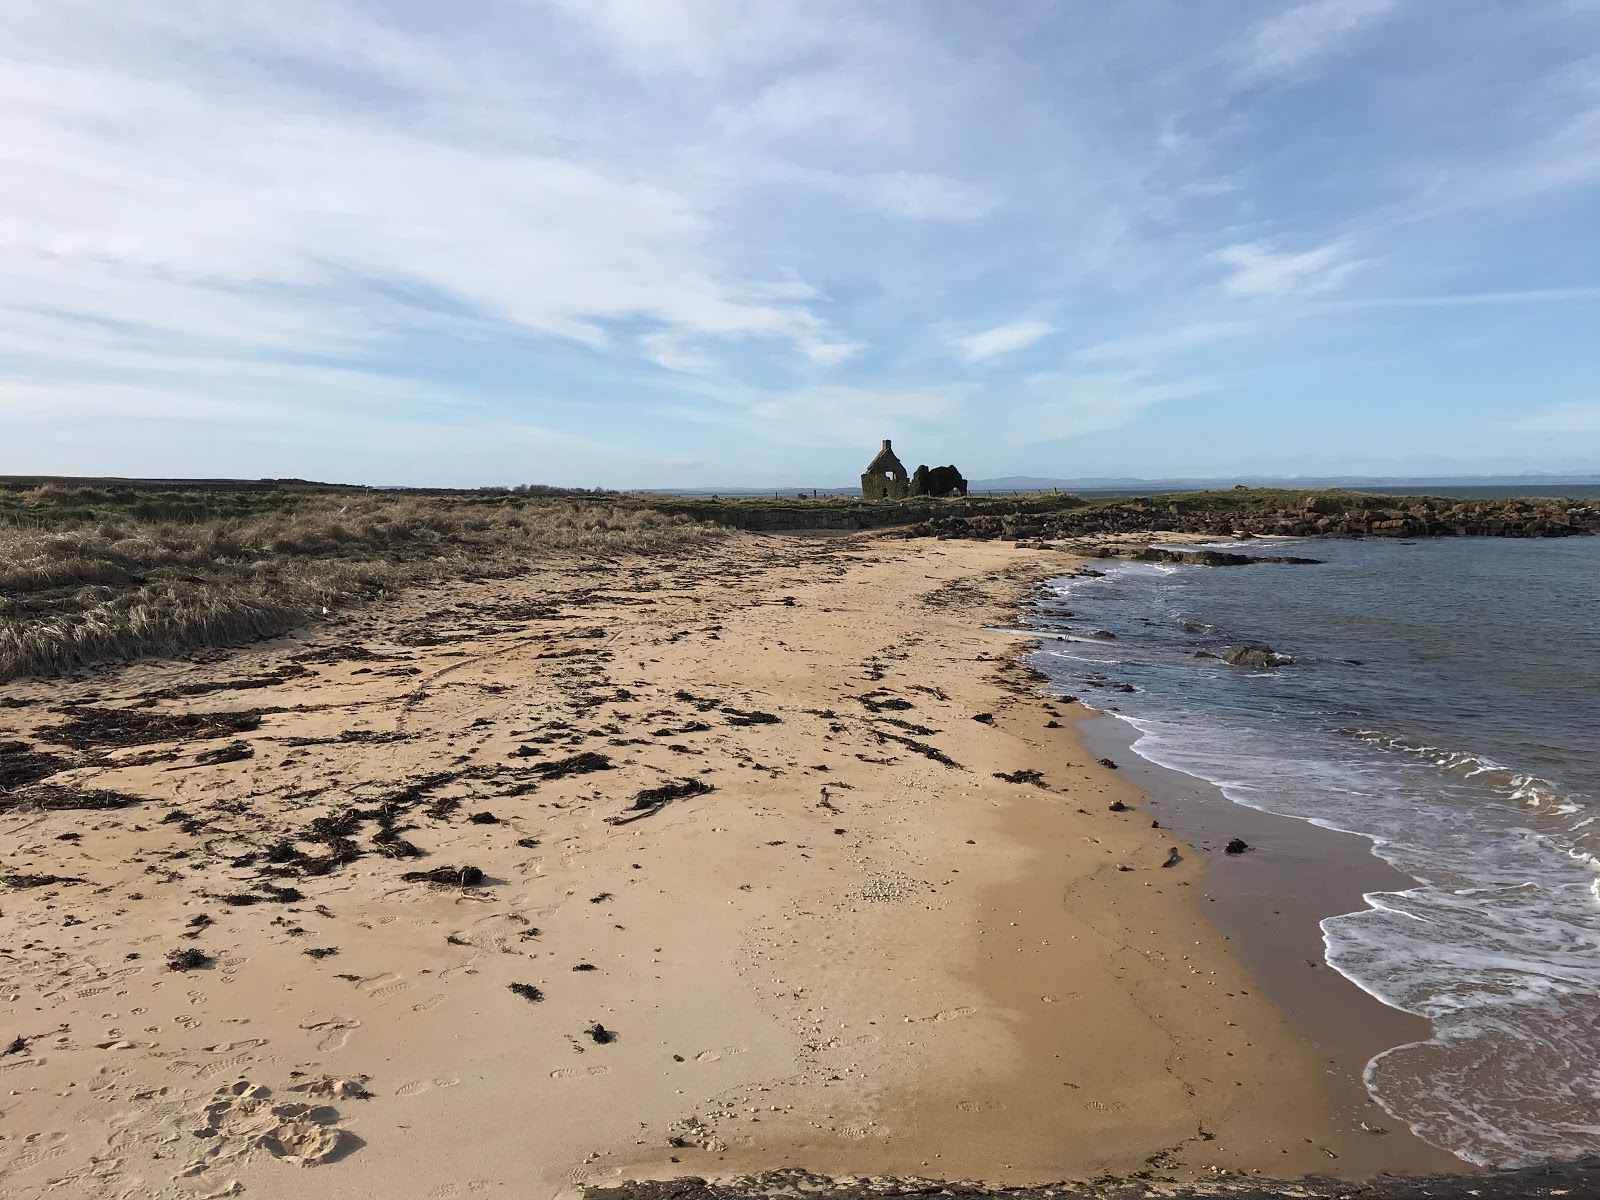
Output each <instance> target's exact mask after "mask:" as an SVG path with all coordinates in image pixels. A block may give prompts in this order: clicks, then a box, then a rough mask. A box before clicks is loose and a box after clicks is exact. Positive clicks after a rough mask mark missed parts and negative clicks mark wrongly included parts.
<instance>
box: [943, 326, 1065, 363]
mask: <svg viewBox="0 0 1600 1200" xmlns="http://www.w3.org/2000/svg"><path fill="white" fill-rule="evenodd" d="M1055 329H1056V327H1055V326H1054V325H1051V324H1050V323H1049V322H1047V321H1013V322H1012V323H1011V324H1009V325H997V326H995V327H994V328H993V329H985V330H984V331H983V332H982V333H974V334H970V335H968V336H967V337H963V338H957V339H956V343H955V344H956V348H957V349H958V350H959V352H960V354H961V357H962V358H964V359H966V360H967V361H968V362H982V361H983V360H984V359H987V358H995V357H997V356H998V355H1001V354H1010V353H1011V352H1012V351H1014V350H1026V349H1027V348H1028V347H1029V346H1031V345H1033V344H1034V343H1035V342H1037V341H1038V340H1039V339H1040V338H1042V337H1047V336H1048V335H1050V334H1052V333H1054V332H1055Z"/></svg>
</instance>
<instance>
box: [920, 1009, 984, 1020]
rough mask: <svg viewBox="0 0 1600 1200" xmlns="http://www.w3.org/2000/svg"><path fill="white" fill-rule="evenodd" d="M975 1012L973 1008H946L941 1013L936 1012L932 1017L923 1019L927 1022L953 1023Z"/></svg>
mask: <svg viewBox="0 0 1600 1200" xmlns="http://www.w3.org/2000/svg"><path fill="white" fill-rule="evenodd" d="M977 1011H978V1010H977V1009H975V1008H947V1009H945V1010H944V1011H943V1012H936V1013H934V1014H933V1016H931V1017H927V1018H924V1019H925V1020H929V1021H955V1020H958V1019H959V1018H961V1017H970V1016H971V1015H972V1014H973V1013H975V1012H977Z"/></svg>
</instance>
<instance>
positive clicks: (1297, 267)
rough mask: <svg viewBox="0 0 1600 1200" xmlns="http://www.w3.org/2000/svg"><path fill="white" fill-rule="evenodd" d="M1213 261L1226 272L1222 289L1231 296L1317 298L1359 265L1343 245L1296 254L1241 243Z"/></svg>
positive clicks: (1221, 253) (1336, 284) (1251, 243)
mask: <svg viewBox="0 0 1600 1200" xmlns="http://www.w3.org/2000/svg"><path fill="white" fill-rule="evenodd" d="M1213 257H1214V258H1215V259H1216V260H1217V261H1218V262H1220V263H1221V264H1222V265H1223V266H1225V267H1227V268H1229V271H1230V273H1229V275H1228V277H1227V278H1226V279H1225V280H1223V284H1222V286H1223V290H1224V291H1226V292H1227V293H1228V294H1229V295H1232V296H1317V295H1321V294H1323V293H1324V292H1331V291H1333V290H1334V289H1336V288H1337V287H1338V286H1339V285H1340V284H1342V283H1343V282H1344V280H1345V278H1346V276H1348V275H1349V274H1350V272H1352V271H1354V270H1355V269H1356V268H1357V267H1359V266H1360V265H1361V261H1360V260H1359V259H1356V258H1354V257H1352V256H1351V254H1350V248H1349V246H1348V245H1347V244H1346V243H1344V242H1342V241H1340V242H1329V243H1328V244H1327V245H1325V246H1317V247H1315V248H1313V249H1311V250H1302V251H1300V252H1299V253H1293V252H1288V251H1279V250H1275V249H1273V247H1272V244H1271V243H1270V242H1241V243H1238V244H1237V245H1233V246H1228V247H1226V248H1225V249H1222V250H1219V251H1217V253H1216V254H1215V255H1213Z"/></svg>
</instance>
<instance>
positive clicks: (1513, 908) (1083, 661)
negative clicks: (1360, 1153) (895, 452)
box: [1030, 538, 1600, 1165]
mask: <svg viewBox="0 0 1600 1200" xmlns="http://www.w3.org/2000/svg"><path fill="white" fill-rule="evenodd" d="M1236 548H1238V549H1242V550H1244V551H1246V552H1251V551H1254V552H1257V553H1272V552H1278V551H1280V550H1281V549H1282V544H1281V543H1268V542H1253V543H1247V544H1244V545H1241V546H1238V547H1236ZM1286 552H1288V553H1295V554H1304V555H1308V556H1312V557H1316V558H1321V559H1325V560H1326V561H1325V562H1324V563H1323V564H1322V565H1318V566H1281V565H1253V566H1247V567H1224V568H1215V567H1190V566H1177V567H1172V566H1160V567H1158V566H1151V565H1145V564H1135V563H1118V562H1115V561H1114V560H1113V561H1112V562H1110V563H1108V564H1107V568H1106V575H1105V576H1104V577H1103V578H1097V579H1093V578H1083V579H1080V578H1073V579H1064V580H1058V581H1056V582H1055V583H1054V584H1052V585H1051V590H1050V596H1049V598H1048V599H1047V600H1046V601H1045V602H1043V603H1042V604H1040V605H1039V606H1038V608H1037V609H1036V610H1035V612H1034V617H1033V619H1032V621H1031V622H1030V624H1031V625H1032V627H1034V628H1037V629H1039V630H1040V631H1041V632H1043V633H1047V634H1050V635H1052V636H1050V637H1049V638H1048V639H1047V640H1046V641H1045V642H1044V643H1043V645H1042V649H1041V650H1040V652H1039V653H1038V654H1037V655H1036V656H1035V660H1034V661H1035V662H1036V664H1037V665H1039V666H1040V667H1041V668H1042V669H1043V670H1045V671H1046V672H1047V673H1049V674H1050V675H1051V676H1052V678H1053V679H1054V680H1055V681H1056V684H1057V687H1056V690H1058V691H1061V692H1064V693H1070V694H1076V695H1080V696H1082V698H1083V699H1084V700H1086V701H1087V702H1089V703H1091V704H1095V705H1097V706H1102V707H1103V706H1106V705H1109V704H1113V703H1114V704H1116V705H1117V706H1118V708H1119V709H1120V710H1121V713H1120V715H1122V716H1123V717H1125V718H1127V719H1128V720H1129V721H1131V722H1132V723H1133V724H1134V725H1135V726H1137V727H1138V728H1139V729H1140V730H1141V731H1142V733H1143V736H1142V737H1141V739H1140V741H1139V742H1138V744H1137V746H1136V749H1137V750H1138V752H1139V753H1140V754H1142V755H1144V756H1145V757H1147V758H1150V759H1152V760H1154V761H1156V762H1159V763H1161V764H1162V765H1164V766H1168V767H1173V768H1176V769H1178V770H1181V771H1185V772H1188V773H1190V774H1192V775H1196V776H1199V777H1201V778H1204V779H1207V780H1210V781H1212V782H1214V783H1217V784H1219V785H1221V786H1222V788H1223V790H1224V791H1225V793H1226V794H1227V795H1228V796H1229V797H1230V798H1231V799H1233V800H1234V801H1236V802H1237V803H1240V804H1246V805H1249V806H1251V807H1254V808H1259V809H1264V810H1266V811H1269V812H1274V813H1281V814H1285V815H1289V816H1296V817H1303V818H1306V819H1308V820H1311V821H1314V822H1316V823H1317V824H1320V825H1324V826H1327V827H1329V828H1334V829H1341V830H1345V831H1348V832H1351V833H1357V834H1361V835H1364V836H1366V837H1368V838H1371V839H1372V841H1373V851H1374V853H1376V854H1378V855H1379V856H1381V857H1382V858H1384V859H1386V860H1387V861H1389V862H1390V863H1392V864H1393V865H1395V866H1396V867H1398V868H1399V869H1400V870H1402V871H1404V872H1406V873H1407V874H1409V875H1411V876H1412V877H1413V878H1415V879H1416V880H1417V881H1418V886H1416V887H1415V888H1412V889H1410V890H1408V891H1403V892H1385V893H1376V894H1371V895H1368V896H1367V897H1366V900H1367V904H1368V907H1367V908H1365V909H1364V910H1362V911H1361V912H1356V913H1348V914H1343V915H1340V916H1335V917H1330V918H1329V919H1327V920H1325V921H1324V922H1323V923H1322V929H1323V935H1324V939H1325V942H1326V944H1327V957H1328V961H1329V963H1330V964H1331V965H1332V966H1334V967H1335V968H1336V969H1338V970H1339V971H1340V972H1342V973H1343V974H1345V975H1346V976H1348V977H1349V978H1350V979H1352V980H1353V981H1354V982H1356V983H1357V984H1358V985H1360V986H1361V987H1362V988H1364V989H1365V990H1366V991H1368V992H1370V993H1371V994H1372V995H1374V996H1376V997H1378V998H1379V999H1380V1000H1382V1001H1384V1002H1385V1003H1387V1004H1390V1005H1393V1006H1394V1007H1396V1008H1401V1009H1405V1010H1406V1011H1408V1012H1412V1013H1416V1014H1418V1015H1420V1016H1423V1017H1427V1018H1429V1019H1430V1020H1431V1021H1432V1022H1433V1024H1434V1028H1435V1034H1434V1037H1433V1038H1432V1040H1430V1041H1428V1042H1424V1043H1418V1044H1414V1045H1407V1046H1401V1047H1397V1048H1396V1049H1393V1050H1390V1051H1388V1052H1387V1053H1385V1054H1382V1055H1379V1056H1378V1057H1377V1058H1376V1059H1374V1060H1373V1061H1372V1062H1371V1063H1370V1064H1369V1065H1368V1067H1367V1072H1366V1081H1367V1087H1368V1089H1369V1090H1370V1091H1371V1092H1372V1094H1373V1096H1374V1097H1375V1098H1376V1099H1377V1100H1378V1101H1379V1103H1381V1104H1382V1105H1383V1106H1384V1107H1385V1108H1386V1109H1387V1110H1388V1111H1389V1112H1390V1113H1391V1114H1392V1115H1393V1116H1394V1117H1396V1118H1397V1119H1399V1120H1403V1121H1405V1122H1406V1123H1408V1124H1409V1125H1410V1126H1411V1127H1412V1128H1413V1129H1414V1130H1416V1132H1417V1133H1418V1134H1419V1135H1421V1136H1422V1137H1423V1138H1425V1139H1427V1140H1428V1141H1430V1142H1433V1143H1434V1144H1436V1145H1439V1146H1443V1147H1446V1148H1448V1149H1450V1150H1452V1151H1454V1152H1455V1153H1457V1154H1459V1155H1461V1156H1462V1157H1463V1158H1466V1159H1468V1160H1470V1161H1472V1162H1476V1163H1481V1164H1499V1165H1511V1164H1528V1163H1534V1162H1539V1161H1549V1160H1555V1159H1569V1158H1576V1157H1581V1156H1584V1155H1595V1154H1600V889H1597V879H1600V875H1597V862H1600V820H1597V818H1600V599H1597V596H1596V590H1597V584H1600V538H1588V539H1572V540H1563V541H1521V540H1504V541H1502V540H1489V539H1464V540H1455V539H1438V540H1431V541H1423V542H1420V543H1417V544H1414V545H1407V544H1403V543H1397V542H1393V541H1361V542H1348V541H1304V542H1298V543H1293V544H1291V545H1290V546H1289V547H1288V549H1287V551H1286ZM1097 630H1105V631H1109V632H1111V633H1114V634H1115V635H1116V639H1115V640H1109V639H1099V638H1094V637H1093V636H1092V635H1093V634H1094V632H1095V631H1097ZM1242 641H1252V642H1264V643H1267V644H1269V645H1271V646H1272V647H1273V648H1274V649H1275V650H1277V651H1280V652H1282V653H1285V654H1288V655H1291V656H1292V657H1293V659H1294V661H1293V662H1292V663H1291V664H1288V665H1285V666H1282V667H1279V668H1277V669H1275V670H1248V669H1239V668H1233V667H1228V666H1226V665H1224V664H1222V663H1221V662H1219V661H1217V660H1215V659H1207V658H1196V657H1195V654H1196V652H1197V651H1207V650H1208V651H1211V652H1213V653H1218V654H1220V653H1221V652H1222V651H1223V649H1224V648H1226V647H1227V646H1228V645H1230V644H1232V643H1237V642H1242ZM1094 675H1101V676H1104V678H1105V681H1106V682H1107V683H1111V684H1115V683H1128V684H1132V685H1133V686H1134V687H1135V689H1136V690H1135V691H1134V692H1132V693H1127V694H1124V693H1120V692H1113V691H1101V690H1096V689H1094V688H1092V687H1090V686H1088V683H1089V682H1091V677H1092V676H1094Z"/></svg>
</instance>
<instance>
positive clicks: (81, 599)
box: [0, 488, 721, 679]
mask: <svg viewBox="0 0 1600 1200" xmlns="http://www.w3.org/2000/svg"><path fill="white" fill-rule="evenodd" d="M720 532H721V531H720V530H719V529H718V528H717V527H715V526H711V525H707V524H704V523H701V522H697V521H695V520H693V519H691V518H690V517H689V516H688V515H686V514H682V513H679V514H669V513H664V512H661V511H660V510H658V509H654V508H651V507H648V506H644V505H639V504H637V503H606V502H603V501H590V500H572V499H565V498H545V497H537V498H533V497H519V496H504V495H500V496H492V497H484V496H471V495H467V496H460V497H439V496H430V497H416V496H388V495H384V494H382V493H373V494H366V495H337V494H334V495H330V494H326V493H324V494H318V493H314V492H294V493H290V492H270V493H265V494H249V493H222V494H203V493H153V494H152V493H149V492H134V491H115V490H98V489H55V488H41V489H37V490H35V491H31V492H23V493H16V492H13V493H9V494H0V679H13V678H17V677H19V676H27V675H55V674H60V673H62V672H65V671H70V670H73V669H75V668H78V667H84V666H92V665H96V664H101V663H110V662H120V661H126V660H129V659H134V658H139V657H144V656H149V655H162V654H176V653H181V652H184V651H190V650H196V649H201V648H204V647H210V646H231V645H241V644H244V643H246V642H250V641H254V640H257V639H260V638H265V637H273V636H276V635H278V634H281V633H285V632H287V631H288V630H290V629H293V628H295V627H296V626H299V625H302V624H305V623H307V622H308V621H312V620H315V619H316V618H317V617H319V616H321V615H322V613H323V611H324V610H328V611H330V612H331V611H337V610H338V609H340V608H344V607H348V606H350V605H352V604H357V603H361V602H364V601H368V600H371V599H372V598H374V597H376V596H380V595H383V594H384V593H386V592H391V591H393V590H395V589H397V588H401V587H404V586H406V585H408V584H413V583H420V582H429V581H435V580H440V579H451V578H469V577H485V576H505V575H511V574H515V573H516V572H518V571H521V570H523V569H525V568H526V567H528V566H530V565H531V564H534V563H536V562H538V561H539V560H540V559H543V558H548V557H550V556H552V555H558V554H567V553H576V554H593V555H615V554H625V553H638V552H646V553H648V552H657V551H667V550H674V549H678V548H681V547H684V546H686V545H690V544H693V543H695V542H698V541H700V540H703V539H705V538H708V537H715V536H718V535H719V534H720Z"/></svg>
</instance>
